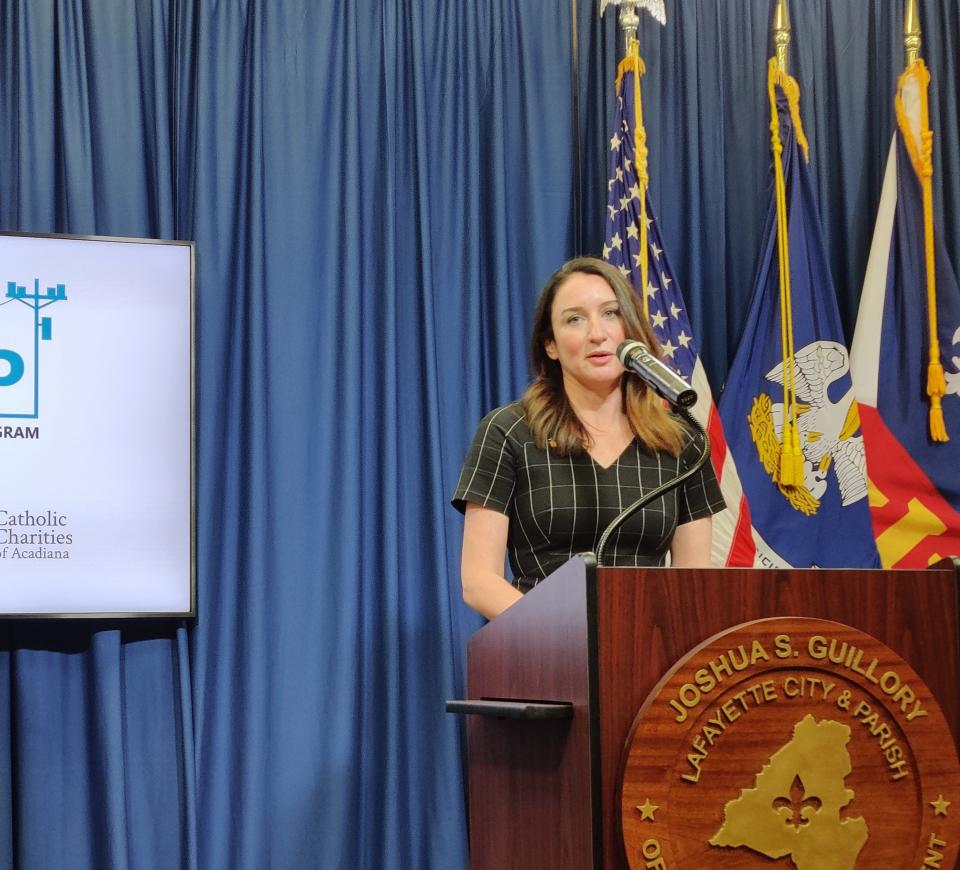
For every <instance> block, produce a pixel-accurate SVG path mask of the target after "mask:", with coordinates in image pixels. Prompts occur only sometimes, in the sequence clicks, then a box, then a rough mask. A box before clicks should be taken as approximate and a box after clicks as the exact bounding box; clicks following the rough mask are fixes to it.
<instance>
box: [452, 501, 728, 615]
mask: <svg viewBox="0 0 960 870" xmlns="http://www.w3.org/2000/svg"><path fill="white" fill-rule="evenodd" d="M509 528H510V518H509V517H508V516H507V515H506V514H501V513H499V512H497V511H495V510H491V509H490V508H485V507H480V505H477V504H470V503H468V504H467V510H466V514H465V516H464V520H463V550H462V551H461V554H460V579H461V582H462V583H463V600H464V601H466V602H467V604H469V605H470V606H471V607H472V608H473V609H474V610H476V611H477V612H478V613H480V614H482V615H483V616H485V617H487V619H493V617H495V616H499V615H500V614H501V613H503V611H504V610H506V609H507V608H508V607H509V606H510V605H511V604H514V603H515V602H517V601H519V600H520V599H521V598H522V597H523V593H522V592H521V591H520V590H519V589H517V587H516V586H513V585H512V584H511V583H510V582H509V581H508V580H507V579H506V577H504V576H503V563H504V558H505V557H506V554H507V532H508V531H509ZM708 541H709V534H708Z"/></svg>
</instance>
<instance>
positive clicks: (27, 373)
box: [0, 278, 67, 420]
mask: <svg viewBox="0 0 960 870" xmlns="http://www.w3.org/2000/svg"><path fill="white" fill-rule="evenodd" d="M66 298H67V288H66V285H64V284H57V285H55V286H53V287H48V288H47V289H46V290H45V291H44V292H43V293H41V292H40V279H39V278H35V279H34V282H33V292H30V293H28V292H27V288H26V287H23V286H21V285H18V284H17V282H16V281H8V282H7V290H6V293H5V294H4V295H3V296H2V297H0V418H3V417H6V418H11V417H12V418H21V419H28V420H36V419H37V417H39V415H40V370H41V363H42V361H43V360H42V358H43V344H44V342H48V341H52V340H53V320H52V318H51V317H50V315H49V314H48V313H45V311H46V309H48V308H49V307H50V306H51V305H55V304H56V303H57V302H64V301H66Z"/></svg>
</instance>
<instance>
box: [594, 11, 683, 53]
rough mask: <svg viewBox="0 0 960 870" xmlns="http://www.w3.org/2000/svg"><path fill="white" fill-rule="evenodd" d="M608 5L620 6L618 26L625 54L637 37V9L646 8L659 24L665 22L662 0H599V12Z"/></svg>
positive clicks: (665, 13) (601, 12) (638, 16)
mask: <svg viewBox="0 0 960 870" xmlns="http://www.w3.org/2000/svg"><path fill="white" fill-rule="evenodd" d="M608 6H619V7H620V16H619V21H620V28H621V29H622V30H623V38H624V41H625V48H626V52H625V53H626V54H629V53H630V46H631V45H632V44H633V41H634V40H635V39H636V38H637V31H638V30H639V29H640V13H639V11H638V10H639V9H646V10H647V12H649V13H650V14H651V15H652V16H653V17H654V18H655V19H656V20H657V21H659V22H660V24H666V23H667V12H666V9H665V8H664V5H663V0H600V14H601V15H603V13H604V10H605V9H606V8H607V7H608Z"/></svg>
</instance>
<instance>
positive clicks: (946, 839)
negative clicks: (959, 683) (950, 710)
mask: <svg viewBox="0 0 960 870" xmlns="http://www.w3.org/2000/svg"><path fill="white" fill-rule="evenodd" d="M620 797H621V825H622V834H623V844H624V849H625V851H626V856H627V860H628V862H629V865H630V867H631V868H632V870H651V868H652V870H668V868H669V870H676V868H685V870H703V868H705V867H710V868H711V870H723V868H738V870H745V868H747V870H748V868H751V867H756V868H766V870H770V868H771V867H774V866H777V865H781V866H783V867H784V868H794V867H795V868H796V870H865V868H875V867H902V868H909V867H918V868H941V867H942V868H947V867H954V866H955V865H956V863H957V858H958V854H960V763H958V760H957V751H956V746H955V744H954V739H953V736H952V734H951V731H950V727H949V725H948V723H947V721H946V719H945V718H944V715H943V713H942V711H941V710H940V707H939V706H938V705H937V702H936V700H935V699H934V697H933V695H932V694H931V692H930V690H929V689H928V688H927V686H926V685H925V684H924V682H923V681H922V680H921V679H920V677H919V676H918V675H917V674H916V673H915V672H914V671H913V669H912V668H911V667H910V666H909V665H908V664H907V663H906V662H905V661H904V660H903V659H902V658H900V657H899V656H898V655H897V654H896V653H895V652H893V650H891V649H889V648H888V647H887V646H885V645H884V644H882V643H880V642H879V641H878V640H876V639H875V638H873V637H871V636H869V635H867V634H865V633H863V632H861V631H858V630H857V629H854V628H851V627H850V626H847V625H842V624H840V623H837V622H830V621H827V620H822V619H807V618H797V617H777V618H774V619H762V620H757V621H755V622H750V623H746V624H744V625H740V626H737V627H735V628H732V629H730V630H728V631H725V632H722V633H721V634H718V635H716V636H714V637H712V638H711V639H709V640H708V641H706V642H705V643H703V644H701V645H700V646H699V647H697V648H696V649H695V650H693V651H692V652H691V653H689V654H688V655H687V656H685V657H684V658H683V659H681V660H680V661H679V662H678V663H677V664H676V665H674V667H673V668H672V669H671V670H670V671H669V672H668V673H667V675H666V676H665V677H664V678H663V679H662V680H661V681H660V683H659V684H658V685H657V687H656V688H655V689H654V690H653V691H652V692H651V693H650V696H649V697H648V698H647V700H646V701H645V702H644V704H643V706H642V707H641V708H640V711H639V713H638V714H637V717H636V720H635V721H634V725H633V729H632V732H631V735H630V738H629V739H628V741H627V746H626V749H625V754H624V761H623V776H622V783H621V792H620Z"/></svg>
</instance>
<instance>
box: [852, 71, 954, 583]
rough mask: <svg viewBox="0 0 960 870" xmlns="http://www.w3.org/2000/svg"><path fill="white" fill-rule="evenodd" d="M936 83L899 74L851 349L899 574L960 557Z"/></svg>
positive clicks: (889, 561) (880, 543)
mask: <svg viewBox="0 0 960 870" xmlns="http://www.w3.org/2000/svg"><path fill="white" fill-rule="evenodd" d="M928 82H929V74H928V72H927V70H926V67H925V66H924V64H923V61H922V60H917V61H915V62H914V63H913V64H911V66H909V67H908V68H907V70H906V71H905V72H904V74H903V76H901V79H900V86H899V90H898V94H897V121H898V130H897V132H896V134H895V135H894V141H893V143H892V144H891V147H890V156H889V158H888V160H887V168H886V173H885V175H884V180H883V191H882V194H881V198H880V208H879V211H878V214H877V222H876V228H875V230H874V236H873V244H872V246H871V249H870V258H869V260H868V263H867V273H866V277H865V279H864V285H863V294H862V296H861V298H860V310H859V313H858V316H857V326H856V331H855V333H854V340H853V346H852V360H853V378H854V383H855V385H856V394H857V400H858V402H859V403H860V409H861V419H862V422H863V435H864V438H865V440H866V447H867V469H868V472H869V478H870V507H871V512H872V514H873V528H874V532H875V534H876V540H877V548H878V549H879V551H880V556H881V559H882V561H883V565H884V567H890V568H893V567H895V568H917V567H924V566H926V565H927V564H929V563H931V562H935V561H937V560H938V559H939V558H941V557H943V556H950V555H958V554H960V289H958V285H957V278H956V275H955V273H954V271H953V269H952V268H951V265H950V262H949V260H948V258H947V255H946V251H945V250H944V249H943V247H942V245H939V244H937V242H936V238H935V236H934V232H933V214H932V196H931V195H930V189H929V185H930V183H931V175H932V166H931V154H930V148H929V141H930V134H929V126H928V120H927V85H928ZM925 187H926V188H927V189H926V190H924V188H925ZM925 199H926V203H925ZM931 265H932V266H933V268H932V269H931V268H930V266H931ZM931 337H933V340H931ZM931 369H932V370H933V373H932V374H931ZM940 370H942V372H943V376H942V377H941V376H940V374H939V372H940ZM945 439H949V440H945Z"/></svg>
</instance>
